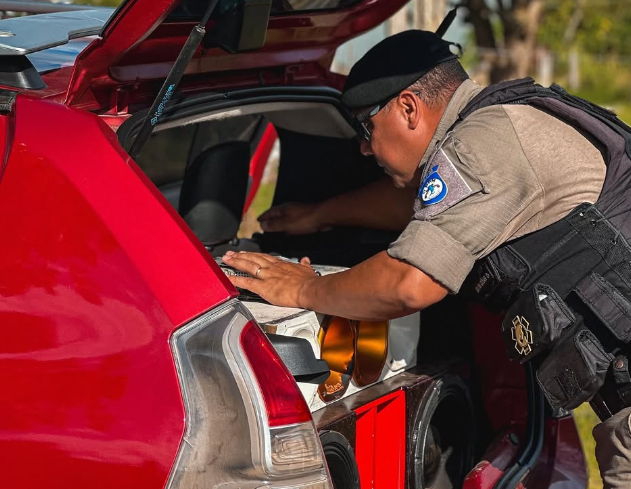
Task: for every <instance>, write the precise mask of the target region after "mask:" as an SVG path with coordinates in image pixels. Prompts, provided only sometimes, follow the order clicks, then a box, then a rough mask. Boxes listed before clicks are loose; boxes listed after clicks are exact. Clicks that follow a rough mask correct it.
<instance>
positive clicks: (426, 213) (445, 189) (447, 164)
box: [414, 148, 474, 221]
mask: <svg viewBox="0 0 631 489" xmlns="http://www.w3.org/2000/svg"><path fill="white" fill-rule="evenodd" d="M426 165H427V167H426V168H425V169H424V170H425V171H424V172H423V177H422V180H421V181H422V183H421V187H420V189H419V192H418V199H416V202H415V203H414V212H415V216H414V217H415V218H416V219H417V220H421V221H428V220H429V219H431V218H432V217H433V216H435V215H437V214H439V213H441V212H443V211H444V210H446V209H449V208H450V207H452V206H454V205H456V204H457V203H458V202H460V201H461V200H463V199H465V198H466V197H468V196H469V195H471V194H473V193H474V192H473V191H472V190H471V187H470V186H469V185H468V184H467V182H466V181H465V179H464V178H463V176H462V175H461V174H460V172H459V171H458V170H457V168H456V166H455V165H454V164H453V162H452V161H451V160H450V159H449V157H448V156H447V154H446V153H445V151H444V150H443V148H440V149H439V150H438V151H437V152H436V153H435V154H434V155H433V157H432V158H431V159H430V160H429V161H428V162H427V163H426Z"/></svg>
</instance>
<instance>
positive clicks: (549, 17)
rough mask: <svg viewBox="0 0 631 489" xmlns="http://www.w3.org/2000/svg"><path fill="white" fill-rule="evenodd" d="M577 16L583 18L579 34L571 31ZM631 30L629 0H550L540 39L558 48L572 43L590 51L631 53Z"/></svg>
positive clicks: (543, 42) (541, 26) (543, 44)
mask: <svg viewBox="0 0 631 489" xmlns="http://www.w3.org/2000/svg"><path fill="white" fill-rule="evenodd" d="M575 16H576V17H575ZM574 18H577V19H579V22H578V28H577V29H576V31H575V34H574V33H573V32H572V29H571V28H570V29H569V31H568V26H569V25H570V26H571V23H572V20H573V19H574ZM630 30H631V9H629V2H628V1H627V0H582V1H579V0H547V2H546V8H545V14H544V15H543V20H542V23H541V25H540V27H539V31H538V42H539V44H540V45H542V46H546V47H548V48H549V49H552V50H554V51H558V50H560V49H567V47H569V46H568V43H570V44H573V45H576V46H577V47H578V48H579V49H580V50H581V51H584V52H587V53H592V54H617V55H623V56H631V43H629V42H628V37H629V36H628V33H629V31H630ZM568 34H570V35H569V39H566V36H567V35H568ZM572 34H574V35H572Z"/></svg>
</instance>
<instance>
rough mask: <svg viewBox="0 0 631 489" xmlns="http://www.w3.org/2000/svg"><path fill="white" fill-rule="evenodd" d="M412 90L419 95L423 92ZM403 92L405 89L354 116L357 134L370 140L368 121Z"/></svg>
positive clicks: (354, 126)
mask: <svg viewBox="0 0 631 489" xmlns="http://www.w3.org/2000/svg"><path fill="white" fill-rule="evenodd" d="M411 92H412V93H413V94H414V95H416V96H417V97H418V96H419V95H420V94H421V92H419V91H416V90H411ZM401 93H403V91H401V92H399V93H397V94H395V95H393V96H392V97H390V98H388V99H386V100H385V101H383V102H380V103H378V104H377V105H375V106H374V107H371V108H370V109H366V110H364V111H363V112H361V113H360V114H357V115H356V116H353V128H354V129H355V131H356V132H357V134H359V137H360V138H362V139H365V140H366V141H368V142H370V138H371V137H372V134H371V132H370V129H368V126H367V124H366V122H367V121H368V120H370V119H371V118H372V117H374V116H376V115H377V114H378V113H379V111H380V110H381V109H383V108H384V107H385V106H386V105H388V104H389V103H390V101H391V100H394V99H395V98H397V97H398V96H399V95H401Z"/></svg>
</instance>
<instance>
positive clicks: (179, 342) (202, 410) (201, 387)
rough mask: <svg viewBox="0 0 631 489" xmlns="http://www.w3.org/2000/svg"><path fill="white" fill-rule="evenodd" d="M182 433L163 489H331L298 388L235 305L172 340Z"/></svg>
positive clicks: (247, 316) (243, 311) (245, 313)
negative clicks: (183, 423) (181, 400)
mask: <svg viewBox="0 0 631 489" xmlns="http://www.w3.org/2000/svg"><path fill="white" fill-rule="evenodd" d="M171 344H172V349H173V354H174V358H175V362H176V366H177V369H178V375H179V378H180V384H181V386H182V393H183V398H184V404H185V409H186V417H187V422H186V431H185V433H184V437H183V441H182V444H181V446H180V450H179V452H178V456H177V459H176V462H175V464H174V467H173V469H172V471H171V476H170V478H169V482H168V484H167V489H184V488H187V489H188V488H189V487H240V488H244V489H245V488H247V489H250V488H251V489H255V488H262V487H266V488H283V489H290V488H300V489H331V484H330V480H329V476H328V472H327V469H326V466H325V464H324V459H323V455H322V447H321V445H320V441H319V438H318V435H317V432H316V429H315V426H314V424H313V421H312V420H311V415H310V413H309V409H308V407H307V405H306V404H305V401H304V399H303V397H302V395H301V394H300V390H299V389H298V386H297V385H296V383H295V381H294V379H293V378H292V377H291V375H290V374H289V372H288V371H287V369H286V368H285V366H284V365H283V363H282V362H281V361H280V359H279V358H278V356H277V354H276V352H275V351H274V349H273V347H272V345H271V344H270V343H269V341H268V340H267V338H266V337H265V335H264V334H263V333H262V331H261V329H260V328H259V326H258V325H257V324H256V323H255V322H254V320H253V319H252V317H251V316H250V313H249V312H248V311H247V309H245V308H244V307H243V306H242V305H241V304H240V303H239V302H238V301H231V302H230V303H228V304H226V305H225V306H223V307H221V308H219V309H217V310H215V311H212V312H210V313H208V314H206V315H204V316H202V317H201V318H199V319H197V320H195V321H193V322H192V323H191V324H189V325H187V326H185V327H183V328H180V329H179V330H178V331H176V332H175V334H174V335H173V338H172V341H171Z"/></svg>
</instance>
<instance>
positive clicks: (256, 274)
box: [254, 267, 262, 278]
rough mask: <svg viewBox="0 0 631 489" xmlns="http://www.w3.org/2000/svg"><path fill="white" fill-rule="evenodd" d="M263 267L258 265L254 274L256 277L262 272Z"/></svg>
mask: <svg viewBox="0 0 631 489" xmlns="http://www.w3.org/2000/svg"><path fill="white" fill-rule="evenodd" d="M261 268H262V267H258V268H257V269H256V272H255V273H254V276H255V277H256V278H259V273H261Z"/></svg>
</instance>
